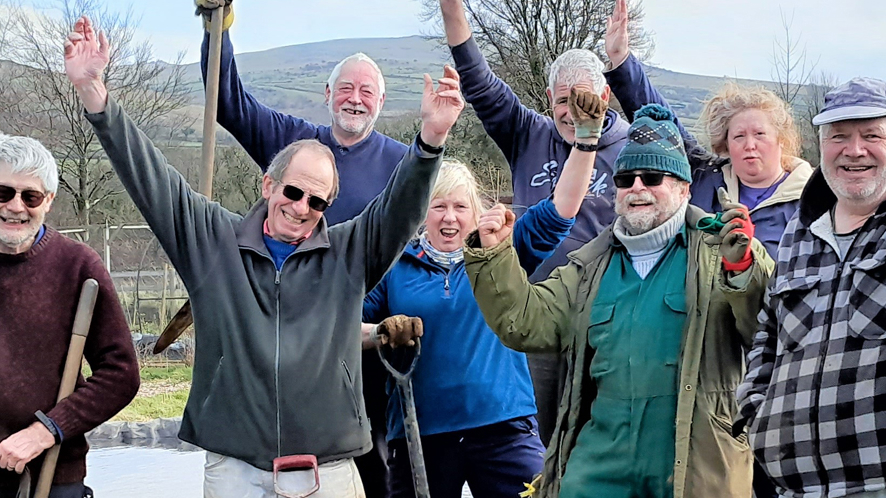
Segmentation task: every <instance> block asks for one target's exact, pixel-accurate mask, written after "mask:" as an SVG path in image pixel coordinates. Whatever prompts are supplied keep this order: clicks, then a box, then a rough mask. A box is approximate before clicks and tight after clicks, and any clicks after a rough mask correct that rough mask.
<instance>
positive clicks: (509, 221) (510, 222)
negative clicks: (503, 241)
mask: <svg viewBox="0 0 886 498" xmlns="http://www.w3.org/2000/svg"><path fill="white" fill-rule="evenodd" d="M515 221H517V215H516V214H514V212H513V211H511V210H510V209H508V210H507V211H505V225H507V226H511V227H512V226H514V222H515Z"/></svg>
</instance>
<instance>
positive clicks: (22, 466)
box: [15, 459, 28, 474]
mask: <svg viewBox="0 0 886 498" xmlns="http://www.w3.org/2000/svg"><path fill="white" fill-rule="evenodd" d="M27 463H28V462H26V461H24V459H22V460H19V461H18V463H17V464H15V473H16V474H21V473H22V472H24V471H25V465H26V464H27Z"/></svg>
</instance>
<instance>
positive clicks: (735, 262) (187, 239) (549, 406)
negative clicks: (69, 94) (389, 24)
mask: <svg viewBox="0 0 886 498" xmlns="http://www.w3.org/2000/svg"><path fill="white" fill-rule="evenodd" d="M462 2H463V0H440V8H441V13H442V18H443V23H444V30H445V35H446V39H447V42H448V45H449V47H450V50H451V53H452V58H453V61H454V67H449V66H446V67H445V68H444V69H443V74H442V77H441V78H440V79H439V80H438V81H437V82H436V84H435V82H434V81H433V80H432V79H431V77H430V76H429V75H425V82H424V90H423V97H422V104H421V130H420V132H419V133H418V134H417V135H416V137H415V139H414V141H413V143H411V144H410V145H404V144H401V143H399V142H397V141H396V140H393V139H391V138H390V137H387V136H385V135H382V134H380V133H379V132H377V131H376V130H375V123H376V120H377V118H378V116H379V113H380V112H381V109H382V107H383V104H384V101H385V81H384V78H383V76H382V73H381V70H380V69H379V67H378V66H377V65H376V63H375V62H373V60H372V59H371V58H369V57H368V56H366V55H364V54H355V55H353V56H351V57H348V58H346V59H344V60H342V61H341V62H340V63H339V64H338V65H336V66H335V68H334V69H333V71H332V73H331V75H330V77H329V81H328V84H327V86H326V93H325V95H326V103H327V105H328V107H329V113H330V117H331V121H332V124H331V125H330V126H319V125H315V124H313V123H310V122H307V121H305V120H303V119H300V118H297V117H294V116H289V115H286V114H283V113H280V112H277V111H274V110H273V109H270V108H268V107H266V106H264V105H262V104H261V103H260V102H258V101H257V100H256V99H255V98H254V97H253V96H252V95H250V94H249V92H247V91H246V90H245V89H244V88H243V86H242V83H241V80H240V77H239V74H238V72H237V67H236V63H235V60H234V55H233V46H232V44H231V40H230V35H229V33H228V32H227V28H228V27H230V26H231V24H232V22H233V15H234V14H233V6H232V5H231V2H230V0H196V3H197V4H198V14H203V15H204V16H206V15H208V13H209V12H211V11H212V10H214V9H216V8H223V9H224V11H223V12H224V14H223V15H224V29H225V31H224V33H223V35H222V52H221V73H220V91H219V108H218V109H219V110H218V122H219V124H221V125H222V126H223V127H224V128H225V129H227V130H228V131H229V132H231V134H232V135H233V136H234V137H235V138H236V139H237V141H238V142H239V143H240V144H241V145H242V146H243V147H244V149H245V150H246V151H247V152H248V153H249V155H250V156H251V157H252V158H253V159H254V160H255V162H256V163H257V164H258V165H259V167H260V168H261V170H262V172H263V176H262V181H261V196H262V198H261V199H260V200H259V201H258V202H257V203H256V204H255V205H254V206H253V207H252V209H251V210H250V211H249V212H248V213H247V214H246V215H242V216H241V215H239V214H236V213H232V212H230V211H228V210H226V209H225V208H223V207H222V206H220V205H218V204H217V203H214V202H211V201H210V200H209V199H207V198H205V197H204V196H202V195H200V194H198V193H196V192H195V191H194V190H192V189H191V188H190V186H189V185H188V184H187V182H186V181H185V180H184V178H183V177H182V176H181V175H180V174H179V173H178V172H177V171H176V170H175V169H174V168H172V167H171V166H170V165H169V164H168V163H167V160H166V158H165V157H164V156H163V155H162V154H161V152H160V151H159V150H158V149H156V148H155V147H154V146H153V144H152V143H151V141H150V140H149V139H148V137H146V136H145V135H144V134H143V133H142V132H141V131H140V130H139V129H138V127H137V125H136V124H135V123H134V122H133V121H132V120H131V119H130V118H129V117H128V115H127V114H126V112H125V110H123V109H122V108H121V107H120V106H119V105H118V104H117V102H116V101H115V100H114V98H113V97H112V96H111V95H110V94H109V91H108V89H107V88H106V87H105V85H104V83H103V82H102V78H101V75H102V72H103V70H104V69H105V67H106V66H107V64H108V60H109V54H110V47H109V44H108V40H106V39H105V38H104V35H103V34H101V33H96V31H95V30H94V28H93V26H92V24H91V22H90V21H89V19H87V18H85V17H84V18H81V19H80V20H78V21H77V23H76V25H75V27H74V30H73V32H72V33H71V34H70V35H69V36H68V38H67V40H65V41H64V44H65V70H66V73H67V76H68V78H69V80H70V81H71V83H72V85H73V87H74V88H75V90H76V91H77V93H78V95H79V97H80V100H81V102H82V103H83V106H84V108H85V118H86V119H87V120H88V121H89V122H90V123H91V125H92V126H93V129H94V130H95V133H96V136H97V137H98V139H99V141H100V142H101V145H102V147H103V148H104V150H105V151H106V153H107V157H108V159H109V160H110V162H111V164H112V166H113V168H114V170H115V171H116V173H117V175H118V176H119V178H120V180H121V182H122V183H123V185H124V187H125V188H126V190H127V192H128V193H129V195H130V196H131V197H132V199H133V201H134V202H135V205H136V206H137V207H138V209H139V210H140V211H141V213H142V214H143V216H144V218H145V220H146V221H147V223H148V224H149V225H150V227H151V229H152V230H153V232H154V234H155V235H156V237H157V239H158V241H159V242H160V244H161V246H162V247H163V249H164V250H165V251H166V253H167V255H168V256H169V258H170V260H171V262H172V264H173V265H174V266H175V268H176V270H177V271H178V273H179V275H181V278H182V280H183V281H184V283H185V285H186V287H187V289H188V291H189V295H190V299H191V301H192V310H193V315H194V324H195V328H196V331H197V348H196V354H195V359H194V378H193V384H192V389H191V393H190V396H189V399H188V402H187V406H186V408H185V413H184V417H183V420H182V427H181V431H180V434H179V436H180V438H181V439H183V440H185V441H187V442H190V443H193V444H195V445H197V446H199V447H201V448H203V449H205V450H206V463H205V469H204V496H206V497H209V498H242V497H256V498H258V497H269V498H270V497H275V496H277V494H278V493H295V492H298V491H300V490H301V491H303V490H307V489H309V488H310V487H311V485H312V484H313V480H314V475H313V472H311V471H293V472H286V473H280V474H279V475H278V474H276V473H275V472H274V463H275V460H276V459H278V458H281V457H285V456H290V455H313V456H316V458H317V461H318V464H319V478H320V490H319V491H318V492H317V493H315V494H314V495H313V496H317V497H320V498H327V497H335V498H342V497H345V498H347V497H353V498H360V497H370V498H376V497H385V496H391V497H397V498H401V497H412V496H415V490H414V487H413V475H412V471H413V469H412V467H411V463H410V457H409V448H408V445H407V442H406V429H405V428H404V415H403V402H404V400H402V399H400V393H399V392H398V391H397V390H396V389H395V388H394V386H395V385H394V383H393V381H392V380H390V379H388V378H387V375H386V372H385V371H384V370H383V369H382V367H381V365H380V363H379V362H378V355H377V352H376V348H378V347H392V348H396V349H398V350H399V351H403V349H400V348H408V347H410V346H411V345H414V344H415V342H416V341H421V346H422V353H421V357H420V360H419V361H418V363H417V365H416V368H415V371H414V373H413V383H414V388H415V389H414V392H415V399H414V402H415V405H416V410H417V414H418V425H419V427H420V430H421V442H422V446H423V450H424V459H425V467H426V469H427V474H428V482H429V487H430V494H431V495H433V496H435V497H437V498H448V497H452V498H455V497H458V496H460V495H461V492H462V488H463V486H464V485H465V483H467V484H468V486H469V487H470V489H471V491H472V492H473V494H474V496H477V497H517V496H540V497H548V498H553V497H558V496H559V497H564V498H565V497H570V498H573V497H574V498H591V497H604V498H634V497H655V498H707V497H714V496H716V497H730V498H739V497H741V498H749V497H751V496H756V497H758V498H772V497H775V496H786V497H800V496H809V497H816V496H820V497H837V496H848V495H849V496H857V497H858V498H875V497H876V498H884V497H886V470H884V468H886V466H884V463H886V457H884V456H883V453H884V450H883V449H882V448H886V436H884V438H883V440H882V441H881V439H880V435H881V433H882V431H881V430H879V429H880V427H879V423H878V422H877V421H878V420H880V419H882V418H883V417H884V414H886V408H883V407H881V406H880V405H878V404H877V402H878V400H879V399H880V398H881V397H882V396H883V395H884V393H886V375H882V372H881V371H880V368H879V367H880V366H884V365H886V347H884V345H883V341H884V340H886V313H884V312H883V310H884V309H886V273H884V269H886V266H884V261H886V242H883V239H884V232H886V207H882V206H886V204H884V201H886V82H883V81H879V80H875V79H871V78H855V79H853V80H851V81H849V82H847V83H845V84H843V85H841V86H839V87H837V88H835V89H834V90H832V91H831V92H829V93H828V94H827V96H826V99H825V103H824V107H823V109H822V111H821V113H820V114H819V115H818V116H816V118H815V124H816V125H819V126H820V145H821V150H822V158H821V165H820V167H818V168H817V169H815V168H813V167H812V166H811V165H810V164H809V163H808V162H806V161H804V160H802V159H800V158H799V157H797V155H798V149H799V139H798V135H797V131H796V129H795V127H794V124H793V120H792V117H791V110H790V108H789V106H788V105H787V104H786V103H784V102H783V101H781V100H780V99H779V98H778V97H777V96H776V95H774V94H773V93H772V92H770V91H768V90H764V89H761V88H745V87H740V86H737V85H731V84H730V85H727V86H726V87H725V88H724V89H723V90H721V91H720V92H719V93H718V94H716V95H715V96H713V97H712V98H711V99H710V100H709V101H708V102H707V103H706V105H705V109H704V113H703V116H702V120H701V121H702V124H703V129H704V131H705V135H706V139H707V140H706V141H707V142H708V144H709V148H710V150H707V149H705V147H703V146H702V145H700V142H699V141H698V140H697V139H696V138H695V137H694V136H692V135H691V134H690V133H689V132H688V131H687V130H686V129H685V128H684V127H683V126H682V124H681V123H680V120H679V119H678V118H677V117H676V116H675V114H674V112H673V110H672V109H671V108H670V107H669V106H668V103H667V102H666V100H665V99H664V98H663V97H662V96H661V94H660V93H659V92H658V91H657V90H656V89H655V87H654V86H653V85H652V84H651V82H650V81H649V79H648V78H647V76H646V73H645V69H644V67H643V65H642V64H641V63H640V62H639V61H638V60H637V59H636V58H635V57H634V56H633V55H631V53H630V47H629V36H628V14H627V5H626V3H625V1H624V0H618V1H617V2H616V6H615V10H614V11H613V13H612V16H611V17H610V19H609V22H608V28H607V33H606V39H605V42H606V53H607V56H608V58H609V63H608V65H604V64H603V62H601V61H600V59H599V58H597V56H596V55H594V54H593V53H592V52H590V51H588V50H584V49H574V50H569V51H567V52H565V53H563V54H562V55H560V56H559V57H558V58H557V59H556V61H554V63H553V64H552V66H551V68H550V74H549V85H548V89H547V94H548V97H549V101H550V108H551V115H550V116H547V115H543V114H539V113H538V112H535V111H533V110H531V109H529V108H527V107H525V106H524V105H522V104H521V103H520V101H519V99H518V98H517V96H516V95H515V94H514V93H513V91H512V90H511V89H510V88H509V87H508V86H507V84H505V83H504V82H503V81H502V80H501V79H499V78H498V77H497V76H496V75H495V74H494V72H493V71H492V69H491V68H490V66H489V65H488V64H487V62H486V60H485V58H484V56H483V53H482V51H481V49H480V47H479V46H478V44H477V42H476V41H475V40H474V38H473V36H472V32H471V29H470V26H469V24H468V21H467V19H466V16H465V11H464V5H463V3H462ZM208 38H209V35H208V34H206V35H205V39H204V44H203V58H202V65H203V69H204V76H205V71H206V59H207V54H208ZM111 90H112V91H113V89H111ZM611 96H615V97H616V98H617V99H618V101H619V103H620V104H621V107H622V110H623V112H624V115H625V116H626V117H627V121H626V120H624V119H622V118H621V117H620V115H619V114H618V113H616V112H615V111H614V110H612V109H609V106H608V102H609V100H610V97H611ZM466 103H469V104H471V105H472V106H473V108H474V110H475V111H476V113H477V116H478V117H479V118H480V120H481V122H482V123H483V126H484V129H485V130H486V132H487V133H488V134H489V135H490V137H491V138H492V139H493V140H494V141H495V143H496V144H497V145H498V147H499V148H500V149H501V151H502V152H503V154H504V156H505V158H506V160H507V162H508V164H509V166H510V168H511V173H512V178H513V190H514V199H513V203H514V206H515V208H516V213H515V212H512V211H510V210H509V209H507V208H505V207H504V206H502V205H495V206H492V207H489V206H487V205H486V203H485V200H484V197H483V195H482V193H481V192H480V188H479V186H478V184H477V181H476V179H475V178H474V176H473V175H472V173H471V168H470V165H466V164H462V163H459V162H457V161H453V160H450V159H444V150H445V142H446V138H447V136H448V133H449V131H450V129H451V127H452V126H453V124H454V123H455V122H456V120H457V119H458V117H459V115H460V113H461V111H462V110H463V108H464V106H465V104H466ZM57 189H58V171H57V166H56V164H55V161H54V160H53V158H52V155H51V154H50V153H49V152H48V151H47V150H46V149H45V148H44V147H43V146H42V145H40V144H39V143H38V142H36V141H34V140H32V139H29V138H26V137H9V136H0V291H2V295H3V296H4V300H3V306H0V322H2V323H4V324H5V325H4V328H3V329H2V330H0V375H2V379H3V380H4V383H3V385H4V387H3V388H2V389H0V400H2V401H3V403H2V406H4V407H5V408H4V409H3V410H2V411H0V498H6V497H14V496H24V495H22V494H21V493H27V492H28V491H29V488H31V487H33V483H34V482H35V481H36V479H34V478H33V477H36V475H37V474H38V473H39V469H40V462H41V459H42V454H43V453H44V451H45V450H46V449H48V448H50V447H52V446H53V445H55V444H60V443H61V444H62V445H61V448H62V451H61V455H60V457H59V464H58V470H57V471H56V473H55V477H54V481H53V487H52V491H51V493H50V496H51V497H53V498H81V497H84V496H91V490H89V488H87V487H86V486H85V485H84V481H83V480H84V476H85V470H86V466H85V454H86V449H87V446H86V441H85V438H84V433H85V432H87V431H88V430H89V429H91V428H93V427H95V426H96V425H98V424H99V423H101V422H103V421H105V420H107V419H109V418H110V417H111V416H113V414H114V413H116V412H117V411H119V410H120V409H122V408H123V407H124V406H125V405H126V404H127V403H128V402H129V401H131V399H132V398H133V396H134V395H135V393H136V391H137V389H138V365H137V362H136V359H135V354H134V351H133V348H132V344H131V340H130V337H129V330H128V328H127V325H126V321H125V318H124V315H123V311H122V309H121V306H120V304H119V302H118V301H117V299H116V297H115V294H114V289H113V284H112V282H111V279H110V276H109V275H108V273H107V271H106V270H105V269H104V268H103V266H102V264H101V260H100V258H99V257H98V255H96V254H95V253H94V252H92V251H91V250H89V249H88V248H87V247H86V246H84V245H82V244H79V243H77V242H73V241H71V240H69V239H67V238H65V237H63V236H61V235H59V234H58V232H56V231H55V230H54V229H52V228H51V227H49V226H46V225H45V223H44V220H45V215H46V213H47V212H48V211H49V209H50V207H51V205H52V201H53V200H54V198H55V194H56V192H57ZM86 278H94V279H96V280H98V282H99V287H100V293H99V297H98V300H97V303H96V311H95V318H94V319H93V322H92V326H91V330H90V334H89V336H88V339H87V347H86V352H85V358H86V360H87V362H88V363H89V365H90V367H91V370H92V375H91V376H90V377H88V378H87V379H83V378H81V379H80V380H79V383H78V387H77V389H76V391H75V393H74V395H72V396H70V397H69V398H67V399H65V400H63V401H61V402H59V403H58V404H56V403H55V395H56V393H57V391H58V386H59V383H60V378H61V365H62V364H63V363H64V357H65V353H66V350H67V344H68V342H69V335H70V330H71V322H72V321H73V314H74V311H75V309H76V303H77V297H78V296H77V293H78V290H79V287H80V284H81V283H82V282H83V280H85V279H86ZM26 282H27V283H28V284H27V285H25V286H23V285H22V284H23V283H26Z"/></svg>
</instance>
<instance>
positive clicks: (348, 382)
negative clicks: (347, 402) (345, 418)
mask: <svg viewBox="0 0 886 498" xmlns="http://www.w3.org/2000/svg"><path fill="white" fill-rule="evenodd" d="M341 367H342V370H344V372H345V376H344V382H345V389H347V390H348V392H349V393H350V394H351V401H352V402H353V406H354V413H355V414H356V415H357V421H358V422H359V423H360V425H361V426H362V425H363V412H361V411H360V401H359V400H358V399H357V390H356V389H354V379H353V377H351V369H350V368H348V364H347V363H345V360H342V361H341Z"/></svg>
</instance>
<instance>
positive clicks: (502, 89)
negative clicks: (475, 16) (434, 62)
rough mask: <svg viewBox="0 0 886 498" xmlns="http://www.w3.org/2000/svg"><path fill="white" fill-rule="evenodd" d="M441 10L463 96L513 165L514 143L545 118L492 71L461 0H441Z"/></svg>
mask: <svg viewBox="0 0 886 498" xmlns="http://www.w3.org/2000/svg"><path fill="white" fill-rule="evenodd" d="M440 10H441V12H442V14H443V25H444V29H445V31H446V38H447V41H448V43H449V49H450V51H451V52H452V59H453V61H455V69H456V71H458V73H459V74H460V75H461V88H462V93H463V94H464V96H465V100H467V101H468V103H469V104H471V105H472V106H473V108H474V111H475V112H476V113H477V117H478V118H480V121H481V122H482V123H483V128H484V129H485V130H486V132H487V133H488V134H489V136H490V137H491V138H492V140H493V141H495V143H496V145H498V147H499V149H501V151H502V153H503V154H504V155H505V159H507V161H508V164H511V165H512V168H513V164H514V161H513V159H514V157H515V156H516V154H517V145H518V144H520V143H521V142H522V141H526V140H529V139H530V137H531V134H532V132H533V127H534V126H536V125H538V126H543V124H542V123H543V122H544V118H543V117H542V116H541V115H539V114H538V113H536V112H534V111H532V110H530V109H528V108H526V107H525V106H523V105H522V104H521V103H520V99H518V98H517V95H516V94H514V91H513V90H511V88H510V87H509V86H508V85H507V84H506V83H505V82H504V81H502V80H501V79H500V78H498V77H497V76H496V75H495V73H493V72H492V69H491V68H490V67H489V64H488V63H487V62H486V58H485V57H483V53H482V52H481V51H480V47H479V46H477V42H476V41H475V40H474V38H473V37H472V36H471V29H470V26H469V25H468V21H467V19H466V18H465V10H464V5H463V4H462V0H440Z"/></svg>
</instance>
